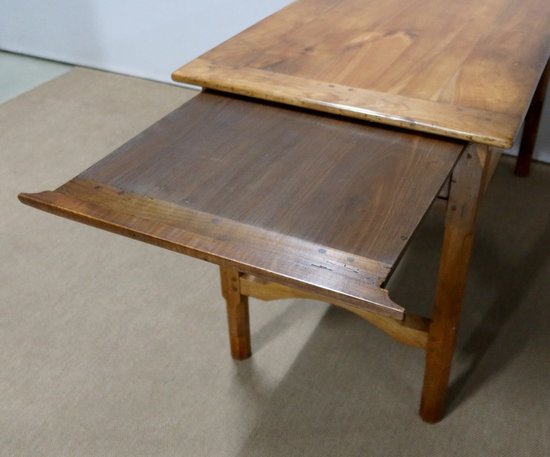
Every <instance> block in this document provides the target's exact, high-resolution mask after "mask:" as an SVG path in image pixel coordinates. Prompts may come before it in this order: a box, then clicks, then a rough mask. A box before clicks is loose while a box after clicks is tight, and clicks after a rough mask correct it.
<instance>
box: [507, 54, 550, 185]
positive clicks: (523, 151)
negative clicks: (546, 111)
mask: <svg viewBox="0 0 550 457" xmlns="http://www.w3.org/2000/svg"><path fill="white" fill-rule="evenodd" d="M549 75H550V62H549V63H547V64H546V69H545V70H544V73H543V74H542V77H541V78H540V81H539V84H538V86H537V89H536V91H535V94H534V95H533V100H532V101H531V105H530V106H529V111H527V115H526V116H525V122H524V123H523V136H522V137H521V145H520V148H519V153H518V158H517V161H516V169H515V171H514V172H515V174H516V175H517V176H528V175H529V168H530V165H531V159H532V157H533V151H534V150H535V143H536V141H537V133H538V130H539V125H540V118H541V115H542V107H543V104H544V99H545V98H546V89H547V87H548V79H549Z"/></svg>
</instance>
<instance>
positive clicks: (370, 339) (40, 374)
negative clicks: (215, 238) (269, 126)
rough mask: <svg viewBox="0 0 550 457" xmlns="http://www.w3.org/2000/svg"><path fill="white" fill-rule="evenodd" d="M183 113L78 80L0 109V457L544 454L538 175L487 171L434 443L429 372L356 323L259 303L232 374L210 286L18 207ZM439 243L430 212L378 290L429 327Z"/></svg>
mask: <svg viewBox="0 0 550 457" xmlns="http://www.w3.org/2000/svg"><path fill="white" fill-rule="evenodd" d="M193 95H194V92H191V91H188V90H185V89H180V88H176V87H170V86H166V85H162V84H157V83H153V82H147V81H142V80H139V79H133V78H129V77H123V76H117V75H112V74H107V73H101V72H97V71H91V70H84V69H75V70H72V71H71V72H69V73H67V74H65V75H63V76H61V77H59V78H57V79H55V80H53V81H50V82H48V83H46V84H44V85H43V86H40V87H39V88H37V89H35V90H33V91H31V92H28V93H26V94H23V95H21V96H19V97H17V98H15V99H13V100H11V101H9V102H7V103H5V104H3V105H0V157H1V160H2V166H1V168H0V182H1V185H0V192H1V193H0V198H1V205H0V258H1V259H2V262H1V263H0V455H1V456H29V457H30V456H32V457H38V456H55V457H60V456H119V457H121V456H132V457H138V456H156V457H157V456H193V457H198V456H213V457H224V456H260V457H271V456H285V457H291V456H296V457H298V456H300V457H302V456H315V457H322V456H336V457H341V456H343V457H347V456H384V457H391V456H399V457H405V456H419V457H420V456H483V457H489V456H499V457H506V456H531V457H546V456H548V455H550V306H549V305H550V263H549V258H550V199H549V195H550V167H549V166H547V165H542V164H536V165H535V166H534V167H533V174H532V176H531V177H530V178H528V179H518V178H516V177H514V176H513V175H512V166H513V162H512V160H511V159H504V160H503V161H502V162H501V164H500V165H499V168H498V170H497V173H496V176H495V178H494V181H493V183H492V186H491V188H490V190H489V193H488V195H487V198H486V200H485V202H484V206H483V211H482V214H481V221H480V227H479V231H478V237H477V241H476V246H475V254H474V258H473V263H472V268H471V275H470V282H469V285H468V290H467V294H466V297H465V311H464V319H463V326H462V328H461V332H460V342H459V348H458V350H457V354H456V361H455V365H454V368H455V369H454V371H453V375H452V378H453V380H452V385H451V389H450V398H449V400H450V404H449V413H448V416H447V417H446V419H445V420H444V421H442V422H441V423H439V424H437V425H426V424H424V423H423V422H422V421H420V419H419V418H418V416H417V406H418V401H419V394H420V387H421V382H422V371H423V355H422V353H421V352H420V351H418V350H416V349H413V348H407V347H404V346H401V345H398V344H397V343H394V342H393V341H392V340H390V339H389V338H388V337H386V336H385V335H383V334H381V333H380V332H379V331H377V330H376V329H374V328H372V327H370V326H369V325H368V324H367V323H366V322H364V321H362V320H361V319H359V318H357V317H355V316H353V315H351V314H347V313H346V312H344V311H341V310H339V309H335V308H329V307H327V305H324V304H320V303H314V302H306V301H301V300H291V301H284V302H272V303H260V302H256V301H253V302H252V305H251V313H252V316H251V317H252V332H253V344H254V356H253V357H252V358H251V359H250V360H248V361H245V362H240V363H235V362H233V361H232V360H231V358H230V357H229V350H228V342H227V334H226V322H225V313H224V304H223V302H222V300H221V297H220V294H219V288H218V277H217V269H216V267H214V266H212V265H209V264H206V263H203V262H200V261H197V260H193V259H189V258H186V257H184V256H181V255H178V254H175V253H172V252H169V251H163V250H161V249H158V248H155V247H152V246H149V245H145V244H142V243H139V242H136V241H133V240H129V239H126V238H122V237H118V236H115V235H112V234H109V233H106V232H101V231H99V230H96V229H92V228H89V227H86V226H83V225H80V224H77V223H74V222H70V221H67V220H64V219H61V218H57V217H55V216H52V215H49V214H46V213H42V212H39V211H37V210H34V209H31V208H29V207H26V206H23V205H21V204H20V203H19V202H18V201H17V199H16V196H17V193H18V192H20V191H39V190H45V189H53V188H55V187H56V186H58V185H60V184H62V183H63V182H65V181H66V180H68V179H69V178H71V177H73V176H74V175H76V174H77V173H78V172H80V171H81V170H82V169H84V168H85V167H87V166H89V165H91V164H92V163H94V162H95V161H97V160H98V159H100V158H101V157H103V156H104V155H106V154H107V153H109V152H110V151H111V150H113V149H114V148H116V147H117V146H119V145H120V144H122V143H123V142H125V141H126V140H128V139H129V138H131V137H132V136H133V135H135V134H137V133H138V132H139V131H141V130H142V129H144V128H145V127H147V126H148V125H150V124H151V123H152V122H154V121H155V120H157V119H159V118H160V117H162V116H163V115H164V114H166V113H168V112H169V111H171V110H172V109H174V108H175V107H176V106H178V105H180V104H181V103H183V102H184V101H185V100H187V99H188V98H190V97H191V96H193ZM441 229H442V215H441V214H440V213H438V212H433V213H430V214H429V215H428V217H427V218H426V220H425V221H424V223H423V225H422V227H421V228H420V230H419V231H418V233H417V235H416V236H415V239H414V240H413V242H412V244H411V247H410V250H409V252H408V254H407V255H406V257H405V258H404V259H403V262H402V265H401V266H400V268H399V270H398V272H397V273H396V275H395V277H394V278H393V280H392V283H391V284H390V290H391V293H392V295H393V297H394V299H396V300H397V301H398V302H400V303H403V304H404V305H407V306H409V308H411V309H412V310H415V311H424V312H429V309H430V306H429V304H430V301H431V296H432V290H433V282H434V274H435V270H436V268H437V257H438V248H439V243H440V241H441Z"/></svg>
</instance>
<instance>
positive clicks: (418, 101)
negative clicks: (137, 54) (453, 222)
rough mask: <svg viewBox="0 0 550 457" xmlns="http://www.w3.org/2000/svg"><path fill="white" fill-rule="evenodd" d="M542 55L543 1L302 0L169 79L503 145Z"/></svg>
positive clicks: (546, 32)
mask: <svg viewBox="0 0 550 457" xmlns="http://www.w3.org/2000/svg"><path fill="white" fill-rule="evenodd" d="M549 53H550V2H549V1H548V0H463V1H455V0H407V1H405V0H385V1H380V0H338V1H335V0H299V1H297V2H295V3H293V4H291V5H289V6H288V7H286V8H284V9H282V10H281V11H280V12H278V13H275V14H274V15H272V16H270V17H268V18H267V19H265V20H263V21H261V22H259V23H258V24H256V25H254V26H252V27H251V28H249V29H247V30H246V31H244V32H242V33H241V34H239V35H237V36H235V37H234V38H232V39H230V40H228V41H226V42H225V43H223V44H221V45H220V46H218V47H216V48H214V49H213V50H211V51H209V52H207V53H206V54H204V55H203V56H201V57H200V58H198V59H196V60H194V61H192V62H190V63H188V64H187V65H184V66H183V67H181V68H180V69H179V70H177V71H175V72H174V74H173V79H174V80H176V81H180V82H185V83H190V84H197V85H200V86H203V87H207V88H212V89H218V90H224V91H228V92H234V93H239V94H243V95H247V96H252V97H257V98H263V99H268V100H273V101H279V102H284V103H288V104H291V105H296V106H303V107H307V108H312V109H316V110H320V111H327V112H331V113H336V114H341V115H346V116H350V117H356V118H360V119H367V120H372V121H376V122H381V123H385V124H390V125H396V126H401V127H406V128H410V129H413V130H420V131H426V132H432V133H437V134H441V135H444V136H449V137H454V138H461V139H465V140H468V141H474V142H478V143H485V144H489V145H493V146H498V147H502V148H508V147H511V146H512V143H513V140H514V138H515V136H516V133H517V131H518V128H519V127H520V125H521V122H522V120H523V118H524V116H525V113H526V111H527V108H528V106H529V102H530V99H531V97H532V94H533V91H534V90H535V87H536V85H537V82H538V80H539V78H540V75H541V74H542V71H543V69H544V66H545V64H546V62H547V60H548V56H549Z"/></svg>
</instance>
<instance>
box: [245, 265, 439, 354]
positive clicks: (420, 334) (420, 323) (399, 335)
mask: <svg viewBox="0 0 550 457" xmlns="http://www.w3.org/2000/svg"><path fill="white" fill-rule="evenodd" d="M241 293H242V294H245V295H247V296H249V297H254V298H258V299H260V300H264V301H270V300H281V299H287V298H304V299H308V300H316V301H323V302H326V303H330V304H332V305H335V306H338V307H340V308H343V309H346V310H348V311H350V312H352V313H354V314H357V315H358V316H360V317H362V318H363V319H365V320H366V321H368V322H370V323H371V324H372V325H374V326H375V327H377V328H379V329H380V330H382V331H383V332H385V333H386V334H388V335H389V336H391V337H392V338H393V339H395V340H396V341H398V342H400V343H402V344H407V345H409V346H414V347H417V348H421V349H425V348H426V346H427V343H428V328H429V324H430V320H429V319H426V318H425V317H421V316H415V315H412V314H405V318H404V319H403V320H396V319H393V318H390V317H383V316H380V315H377V314H374V313H369V312H367V311H364V310H359V309H357V308H353V307H350V306H349V305H348V304H347V303H345V302H343V301H341V300H330V301H328V300H327V299H326V298H325V297H322V296H320V295H319V294H315V293H312V292H306V291H303V290H300V289H296V288H291V287H287V286H283V285H281V284H277V283H274V282H271V281H265V280H262V279H260V278H257V277H255V276H251V275H243V276H241Z"/></svg>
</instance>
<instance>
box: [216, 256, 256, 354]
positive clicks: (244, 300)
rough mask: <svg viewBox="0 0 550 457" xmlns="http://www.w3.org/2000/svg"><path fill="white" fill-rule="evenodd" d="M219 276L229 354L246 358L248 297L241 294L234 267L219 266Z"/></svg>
mask: <svg viewBox="0 0 550 457" xmlns="http://www.w3.org/2000/svg"><path fill="white" fill-rule="evenodd" d="M220 276H221V285H222V294H223V296H224V298H225V301H226V304H227V320H228V324H229V343H230V345H231V356H232V357H233V358H234V359H236V360H243V359H247V358H248V357H250V356H251V355H252V350H251V347H250V321H249V315H248V297H247V296H246V295H242V294H241V286H240V277H241V274H240V273H239V271H237V270H235V269H234V268H229V267H220Z"/></svg>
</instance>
